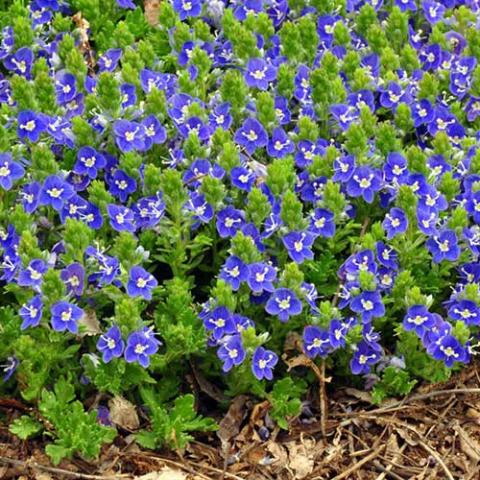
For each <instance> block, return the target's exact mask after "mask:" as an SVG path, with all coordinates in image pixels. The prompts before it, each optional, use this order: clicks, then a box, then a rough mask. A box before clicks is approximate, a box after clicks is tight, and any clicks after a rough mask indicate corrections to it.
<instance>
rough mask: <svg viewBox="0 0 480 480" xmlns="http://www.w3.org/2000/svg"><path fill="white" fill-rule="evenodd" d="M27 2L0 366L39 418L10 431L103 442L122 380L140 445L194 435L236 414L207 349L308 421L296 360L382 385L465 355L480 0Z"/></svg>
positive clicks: (3, 146) (67, 450) (476, 202)
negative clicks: (195, 381)
mask: <svg viewBox="0 0 480 480" xmlns="http://www.w3.org/2000/svg"><path fill="white" fill-rule="evenodd" d="M23 3H24V2H22V1H20V0H16V1H14V2H13V5H11V6H10V8H9V9H8V11H4V12H3V13H2V14H1V15H0V19H1V25H2V28H3V30H2V40H1V47H0V61H1V64H2V71H3V75H2V79H1V80H0V103H1V117H0V118H1V122H0V123H1V125H0V151H1V152H2V153H0V254H1V257H0V260H1V265H0V268H1V277H0V279H1V280H0V289H1V292H2V293H1V297H0V320H1V328H0V358H1V359H2V362H3V364H4V370H5V376H4V385H3V387H2V389H3V390H4V392H6V394H7V395H9V396H15V395H21V396H22V397H23V399H24V400H25V401H27V402H34V403H38V406H39V411H40V413H41V415H40V416H39V417H37V418H33V417H27V416H24V417H21V418H20V419H18V420H17V421H16V422H15V423H14V424H13V426H12V431H14V432H15V433H17V434H18V435H20V436H21V437H22V438H26V437H28V436H31V435H35V434H40V433H41V432H42V431H43V430H44V429H45V428H46V429H47V431H49V434H50V435H53V437H54V438H55V443H54V444H52V445H50V446H49V447H48V450H47V451H48V453H49V454H50V455H51V457H52V458H53V459H54V461H56V462H58V461H59V460H60V459H61V458H62V457H64V456H69V455H72V454H73V453H75V452H80V453H81V454H83V455H86V456H95V455H96V454H97V453H98V451H99V448H100V445H101V444H102V442H106V441H110V440H112V438H113V437H114V435H115V432H114V430H113V429H112V428H111V419H110V418H109V411H108V408H106V400H107V399H108V398H109V396H124V397H127V398H128V399H129V400H130V401H132V402H133V403H134V404H138V405H145V406H146V412H147V414H148V416H149V418H150V419H151V425H150V426H149V427H148V428H147V429H144V430H142V431H141V432H139V433H138V435H137V438H138V440H139V442H140V443H142V445H145V446H148V447H151V448H154V447H156V446H159V445H161V444H163V443H165V442H166V443H169V444H170V445H172V446H175V447H179V446H180V447H182V446H183V445H184V444H185V442H186V441H188V439H189V438H190V437H189V434H188V432H189V431H193V430H210V429H213V428H215V425H214V423H213V422H212V421H211V420H209V419H207V418H203V417H198V416H196V413H195V410H194V405H193V403H194V399H193V396H191V395H190V394H188V393H187V392H188V390H189V386H188V384H187V383H185V381H184V378H185V375H186V373H187V372H189V371H190V370H191V364H192V363H193V364H195V365H196V370H198V371H199V372H201V375H202V376H205V377H206V378H207V379H208V380H209V381H210V382H211V383H214V384H216V386H217V387H219V388H221V389H222V390H223V392H224V393H225V394H226V395H227V396H234V395H236V394H238V393H242V392H251V393H253V394H254V395H257V396H258V397H260V398H267V399H269V400H270V403H271V406H272V409H271V415H272V418H274V419H275V420H276V421H277V422H278V423H279V425H281V426H282V427H283V428H287V426H288V423H287V420H288V418H289V417H291V416H292V415H298V414H299V413H301V399H302V396H303V394H304V392H305V390H306V388H307V387H308V385H309V384H310V383H311V382H313V381H314V380H313V377H311V376H310V375H311V373H309V372H308V369H306V368H305V369H302V368H298V369H295V371H292V372H290V373H288V372H287V368H286V365H285V362H283V361H282V360H281V357H282V356H283V355H284V354H285V353H286V354H287V357H288V356H292V355H298V354H299V353H300V352H303V354H304V355H306V356H307V357H309V358H311V359H313V360H314V361H315V362H325V364H326V366H327V368H329V369H331V371H332V373H333V374H334V382H338V383H343V384H345V383H353V384H356V385H361V384H364V383H365V382H366V387H367V388H373V392H374V399H376V401H381V400H382V399H383V398H384V397H385V396H388V395H396V394H405V393H408V392H409V391H410V389H411V388H412V386H413V385H414V383H415V381H416V380H417V379H419V378H423V379H427V380H430V381H439V380H442V379H445V378H447V377H448V375H449V374H450V371H451V369H452V368H458V367H459V366H461V364H464V363H467V362H468V361H469V360H470V358H471V356H472V355H473V354H474V353H475V347H476V345H477V343H478V326H479V325H480V291H479V288H478V285H479V281H480V266H479V263H478V255H479V252H480V250H479V249H480V228H479V226H478V224H479V223H480V149H479V148H478V144H479V141H480V135H479V130H478V129H479V125H480V120H479V118H480V65H478V60H480V31H479V29H480V24H479V19H480V5H479V4H478V1H477V0H441V1H439V2H437V1H433V0H424V1H421V2H418V1H415V0H394V1H390V0H388V1H387V0H386V1H383V0H310V1H308V0H289V1H287V0H245V1H237V2H225V1H222V0H173V1H172V2H169V1H163V2H161V6H160V11H159V18H158V24H157V25H154V26H152V25H150V24H148V23H147V22H146V20H145V18H144V14H143V11H142V8H141V5H140V4H138V5H137V3H136V2H134V1H132V0H117V1H114V0H72V1H70V2H66V1H62V0H33V1H31V2H30V3H29V4H28V6H24V5H23ZM295 350H297V352H296V353H295ZM270 380H273V384H272V383H271V382H269V381H270ZM96 392H101V393H103V395H102V396H101V397H99V398H101V403H102V404H101V405H100V407H99V408H98V409H95V408H92V409H91V411H90V412H88V411H87V410H88V409H87V408H86V406H85V405H89V404H88V402H87V403H84V402H85V401H87V400H88V399H89V398H91V396H92V394H95V393H96ZM181 394H184V395H181ZM66 412H69V414H66ZM97 417H98V418H97ZM47 421H48V422H49V423H48V424H47V423H46V422H47ZM49 425H50V426H49ZM51 425H53V427H51ZM72 432H75V433H72Z"/></svg>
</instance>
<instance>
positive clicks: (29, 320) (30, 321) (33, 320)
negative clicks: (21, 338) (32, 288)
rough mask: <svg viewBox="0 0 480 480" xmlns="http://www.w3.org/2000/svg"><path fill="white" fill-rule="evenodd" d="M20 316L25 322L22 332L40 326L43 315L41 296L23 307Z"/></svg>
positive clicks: (37, 296)
mask: <svg viewBox="0 0 480 480" xmlns="http://www.w3.org/2000/svg"><path fill="white" fill-rule="evenodd" d="M19 315H20V317H21V318H22V320H23V322H22V325H21V326H20V328H21V329H22V330H25V329H26V328H29V327H36V326H37V325H39V324H40V321H41V320H42V315H43V302H42V298H41V297H40V295H36V296H35V297H33V298H32V299H31V300H29V301H28V302H27V303H25V304H24V305H22V308H21V309H20V312H19Z"/></svg>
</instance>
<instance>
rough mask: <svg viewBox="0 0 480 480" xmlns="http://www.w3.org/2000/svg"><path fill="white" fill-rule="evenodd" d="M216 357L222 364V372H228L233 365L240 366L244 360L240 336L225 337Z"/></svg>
mask: <svg viewBox="0 0 480 480" xmlns="http://www.w3.org/2000/svg"><path fill="white" fill-rule="evenodd" d="M217 356H218V358H219V359H220V360H222V362H223V371H224V372H229V371H230V370H231V369H232V368H233V366H234V365H240V364H241V363H242V362H243V361H244V360H245V349H244V348H243V343H242V338H241V336H240V335H229V336H227V337H225V339H224V340H223V341H222V343H221V345H220V348H219V349H218V350H217Z"/></svg>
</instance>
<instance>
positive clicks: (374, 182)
mask: <svg viewBox="0 0 480 480" xmlns="http://www.w3.org/2000/svg"><path fill="white" fill-rule="evenodd" d="M381 187H382V180H381V176H380V174H379V172H378V170H376V169H372V168H370V167H367V166H361V167H357V168H356V169H355V171H354V172H353V175H352V176H351V178H350V180H349V181H348V183H347V193H348V194H349V195H350V196H351V197H360V196H361V197H363V199H364V200H365V201H366V202H367V203H372V202H373V199H374V197H375V192H378V191H379V190H380V188H381Z"/></svg>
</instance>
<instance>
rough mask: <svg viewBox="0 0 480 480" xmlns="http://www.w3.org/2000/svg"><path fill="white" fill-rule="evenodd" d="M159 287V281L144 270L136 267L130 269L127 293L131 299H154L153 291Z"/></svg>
mask: <svg viewBox="0 0 480 480" xmlns="http://www.w3.org/2000/svg"><path fill="white" fill-rule="evenodd" d="M157 285H158V281H157V279H156V278H155V277H154V276H153V275H152V274H151V273H149V272H147V271H146V270H145V269H144V268H142V267H140V266H138V265H137V266H135V267H132V268H131V269H130V273H129V277H128V283H127V293H128V295H129V296H130V297H143V298H144V299H145V300H151V299H152V289H153V288H155V287H156V286H157Z"/></svg>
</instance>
